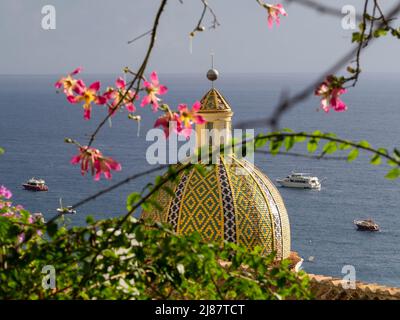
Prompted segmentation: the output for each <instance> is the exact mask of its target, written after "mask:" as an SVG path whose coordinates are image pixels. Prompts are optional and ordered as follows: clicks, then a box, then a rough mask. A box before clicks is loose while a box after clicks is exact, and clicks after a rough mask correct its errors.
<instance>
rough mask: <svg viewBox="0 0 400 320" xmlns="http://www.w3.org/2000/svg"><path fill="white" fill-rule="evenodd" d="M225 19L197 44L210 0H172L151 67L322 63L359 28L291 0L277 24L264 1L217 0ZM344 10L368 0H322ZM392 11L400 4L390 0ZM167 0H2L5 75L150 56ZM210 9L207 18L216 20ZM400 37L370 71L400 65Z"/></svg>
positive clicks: (99, 66)
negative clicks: (49, 10) (46, 23)
mask: <svg viewBox="0 0 400 320" xmlns="http://www.w3.org/2000/svg"><path fill="white" fill-rule="evenodd" d="M208 2H209V4H210V5H211V6H212V8H213V9H214V11H215V12H216V14H217V17H218V20H219V22H220V23H221V25H220V26H219V27H218V28H217V29H216V30H207V31H206V32H203V33H198V34H197V35H196V37H195V38H194V40H193V51H192V53H190V50H189V33H190V32H191V31H192V30H193V27H194V26H195V25H196V24H197V21H198V19H199V17H200V14H201V11H202V5H201V1H200V0H184V1H183V4H181V3H180V2H179V1H178V0H169V2H168V3H167V6H166V9H165V13H164V15H163V16H162V17H161V22H160V32H159V34H158V36H157V42H156V48H155V50H154V53H153V56H152V57H151V60H150V65H149V67H150V68H151V69H154V70H157V71H159V72H163V73H199V72H200V73H204V72H205V71H206V70H207V69H208V68H209V67H210V52H214V54H215V65H216V67H217V68H218V69H219V71H220V72H227V73H253V72H260V73H290V72H320V71H322V70H325V69H327V68H328V67H329V66H330V65H331V64H333V63H334V62H335V61H336V60H337V59H338V58H339V57H340V56H341V55H342V54H344V53H345V52H347V51H348V50H349V49H351V47H352V46H354V44H351V34H352V32H353V30H344V29H343V28H342V25H341V19H342V18H341V17H331V16H327V15H323V14H321V13H319V12H315V11H313V10H311V9H307V8H304V7H303V6H301V5H299V4H287V3H285V2H284V0H282V3H283V4H284V6H285V8H286V10H287V12H288V16H287V17H283V18H282V19H281V25H280V27H278V28H277V27H274V28H273V29H272V30H270V29H268V26H267V14H266V11H265V9H263V8H261V7H260V6H259V5H258V4H257V2H256V1H255V0H208ZM319 2H320V3H326V4H327V5H329V6H333V7H336V8H338V10H341V8H342V6H343V5H348V4H352V5H354V6H355V7H356V9H358V11H357V13H359V14H361V5H362V3H363V1H361V0H345V1H342V0H334V1H332V0H329V1H328V0H325V1H322V0H321V1H319ZM381 2H382V5H383V8H384V9H385V10H388V9H390V7H391V5H393V4H394V1H392V0H382V1H381ZM159 3H160V1H159V0H113V1H110V0H68V1H65V0H1V1H0V48H1V50H0V57H1V59H0V74H63V73H66V72H68V71H71V70H73V69H74V68H75V67H77V66H82V67H84V68H85V72H86V73H93V74H95V73H110V74H115V73H119V72H120V71H121V70H122V69H123V67H125V66H129V67H131V68H133V69H135V68H137V66H138V65H139V64H140V63H141V61H142V59H143V56H144V53H145V50H146V48H147V45H148V41H149V37H145V38H142V39H140V40H138V41H136V42H135V43H133V44H127V41H128V40H131V39H133V38H135V37H136V36H138V35H140V34H142V33H144V32H146V31H148V30H149V29H150V28H151V26H152V22H153V20H154V16H155V13H156V10H157V7H158V5H159ZM45 5H53V6H54V8H55V9H56V29H55V30H44V29H43V28H42V19H43V17H44V16H45V15H44V14H42V12H41V11H42V8H43V6H45ZM211 20H212V19H211V17H210V16H209V15H207V16H206V19H205V21H204V22H205V23H204V25H205V26H206V27H207V26H209V25H210V24H211ZM399 56H400V40H396V39H393V38H392V37H387V38H385V39H379V41H377V42H376V43H374V44H372V45H371V46H370V47H369V48H368V49H367V51H366V53H365V54H363V56H362V59H363V71H365V72H400V63H399V60H398V57H399Z"/></svg>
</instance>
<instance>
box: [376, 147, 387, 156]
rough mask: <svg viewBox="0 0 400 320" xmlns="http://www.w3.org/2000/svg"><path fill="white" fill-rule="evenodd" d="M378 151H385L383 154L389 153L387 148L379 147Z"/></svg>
mask: <svg viewBox="0 0 400 320" xmlns="http://www.w3.org/2000/svg"><path fill="white" fill-rule="evenodd" d="M378 152H380V153H383V154H385V155H389V153H388V151H387V149H385V148H379V149H378Z"/></svg>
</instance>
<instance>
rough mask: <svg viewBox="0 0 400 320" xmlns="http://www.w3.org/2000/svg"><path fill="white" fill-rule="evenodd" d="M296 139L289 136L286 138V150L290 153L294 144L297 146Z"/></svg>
mask: <svg viewBox="0 0 400 320" xmlns="http://www.w3.org/2000/svg"><path fill="white" fill-rule="evenodd" d="M295 142H296V141H295V138H294V136H288V137H286V138H285V148H286V151H289V150H290V149H292V148H293V146H294V144H295Z"/></svg>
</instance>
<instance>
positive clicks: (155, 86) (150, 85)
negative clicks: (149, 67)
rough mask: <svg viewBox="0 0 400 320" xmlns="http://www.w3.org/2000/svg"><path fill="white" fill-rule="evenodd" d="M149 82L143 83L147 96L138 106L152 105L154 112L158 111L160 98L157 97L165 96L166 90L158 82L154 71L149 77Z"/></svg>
mask: <svg viewBox="0 0 400 320" xmlns="http://www.w3.org/2000/svg"><path fill="white" fill-rule="evenodd" d="M150 80H151V82H148V81H145V82H144V83H143V85H144V87H145V88H146V92H147V96H145V97H144V98H143V100H142V103H141V104H140V106H141V107H144V106H145V105H148V104H150V103H151V104H152V109H153V111H154V112H156V111H157V110H158V107H159V102H160V100H161V99H160V98H159V97H157V95H163V94H166V93H167V91H168V88H167V87H166V86H163V85H161V84H160V82H159V81H158V76H157V73H156V72H155V71H153V72H152V73H151V75H150Z"/></svg>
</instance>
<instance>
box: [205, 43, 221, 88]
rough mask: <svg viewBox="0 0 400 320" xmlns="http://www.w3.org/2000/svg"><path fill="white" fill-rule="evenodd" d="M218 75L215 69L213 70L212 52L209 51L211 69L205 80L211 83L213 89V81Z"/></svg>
mask: <svg viewBox="0 0 400 320" xmlns="http://www.w3.org/2000/svg"><path fill="white" fill-rule="evenodd" d="M218 76H219V73H218V70H217V69H214V52H213V51H211V69H210V70H208V72H207V79H208V80H210V81H211V83H212V87H213V88H214V81H215V80H217V79H218Z"/></svg>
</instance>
